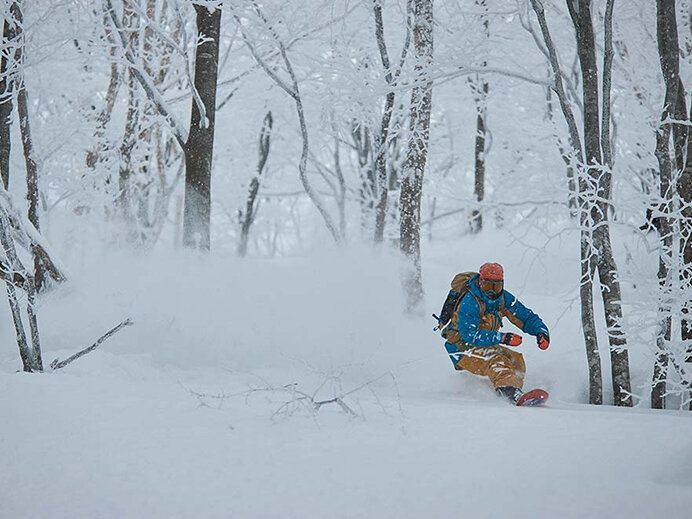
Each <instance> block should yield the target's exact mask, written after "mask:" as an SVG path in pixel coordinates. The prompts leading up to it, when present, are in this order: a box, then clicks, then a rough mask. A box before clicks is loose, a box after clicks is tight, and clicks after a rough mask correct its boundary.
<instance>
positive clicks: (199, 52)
mask: <svg viewBox="0 0 692 519" xmlns="http://www.w3.org/2000/svg"><path fill="white" fill-rule="evenodd" d="M217 4H218V2H214V3H212V2H209V3H208V5H204V4H195V12H196V13H197V42H198V43H197V46H196V47H195V83H194V88H195V90H196V91H197V92H199V97H200V100H201V101H202V102H201V103H198V102H193V103H192V113H191V116H190V133H189V135H188V138H187V142H186V143H185V209H184V214H183V245H185V246H187V247H190V248H199V249H202V250H209V247H210V236H209V227H210V217H211V166H212V158H213V156H214V120H215V117H216V83H217V79H218V77H217V76H218V64H219V31H220V29H221V6H220V5H217Z"/></svg>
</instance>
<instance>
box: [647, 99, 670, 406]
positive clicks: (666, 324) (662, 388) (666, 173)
mask: <svg viewBox="0 0 692 519" xmlns="http://www.w3.org/2000/svg"><path fill="white" fill-rule="evenodd" d="M665 119H666V117H665V110H664V115H663V117H662V120H664V121H665ZM670 137H671V127H670V124H662V125H661V128H659V130H658V131H657V132H656V158H657V159H658V163H659V168H660V180H659V187H660V195H661V200H662V201H663V202H664V203H663V207H661V212H662V213H663V217H659V218H658V231H659V233H660V239H661V248H660V250H659V260H658V284H659V302H658V314H659V316H658V318H659V330H658V333H657V336H656V358H655V360H654V374H653V380H652V384H651V407H652V408H654V409H665V407H666V391H667V389H666V386H667V380H668V363H669V351H670V350H669V346H670V341H671V339H672V310H673V301H672V289H673V286H672V279H673V276H672V272H671V267H672V263H673V230H672V226H671V220H670V218H669V216H670V214H671V209H672V201H673V193H672V192H671V188H672V187H673V186H672V171H673V167H672V164H671V160H670Z"/></svg>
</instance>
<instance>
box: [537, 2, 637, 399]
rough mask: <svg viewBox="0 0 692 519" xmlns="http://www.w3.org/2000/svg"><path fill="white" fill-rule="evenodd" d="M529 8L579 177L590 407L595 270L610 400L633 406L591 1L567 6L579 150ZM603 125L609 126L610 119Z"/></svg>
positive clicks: (594, 380)
mask: <svg viewBox="0 0 692 519" xmlns="http://www.w3.org/2000/svg"><path fill="white" fill-rule="evenodd" d="M531 5H532V7H533V10H534V12H535V13H536V16H537V18H538V21H539V24H540V26H541V32H542V34H543V40H544V43H545V45H546V48H547V50H548V53H549V56H550V64H551V67H552V69H553V79H554V86H553V88H554V90H555V92H556V94H557V95H558V99H559V101H560V106H561V108H562V111H563V114H564V116H565V119H566V121H567V126H568V129H569V140H570V144H571V147H572V150H573V155H574V157H576V163H575V168H576V171H577V175H578V188H579V197H578V205H579V211H580V225H581V236H580V243H581V251H580V257H581V264H582V278H581V290H580V297H581V305H582V328H583V331H584V341H585V344H586V352H587V361H588V364H589V387H590V397H589V400H590V402H591V403H601V402H602V381H601V368H600V358H599V355H598V342H597V339H596V330H595V323H594V316H593V292H592V290H593V288H592V287H593V277H594V274H595V273H596V272H598V276H599V283H600V286H601V296H602V299H603V304H604V313H605V320H606V326H607V330H608V340H609V345H610V358H611V378H612V383H613V390H614V396H615V399H614V400H615V404H616V405H620V406H631V405H632V400H631V397H630V374H629V357H628V353H627V349H626V348H627V342H626V338H625V335H624V332H623V330H622V328H621V325H620V321H621V319H622V305H621V295H620V284H619V281H618V278H617V266H616V264H615V258H614V256H613V251H612V245H611V240H610V226H609V222H608V208H609V206H610V185H611V175H612V172H611V168H610V165H609V164H604V160H603V155H602V150H601V143H602V142H604V141H607V142H608V146H609V143H610V138H609V135H610V134H609V128H608V129H606V130H605V131H604V132H603V133H602V129H601V124H600V120H599V114H600V106H601V105H600V103H599V81H598V66H597V63H596V48H595V41H594V29H593V22H592V18H591V0H567V8H568V10H569V13H570V17H571V19H572V23H573V25H574V29H575V35H576V41H577V55H578V58H579V65H580V68H581V76H582V98H583V106H584V123H583V141H584V147H583V148H582V145H581V136H580V134H579V130H578V128H577V124H576V119H575V118H574V114H573V112H572V109H571V108H570V105H569V100H568V99H567V96H566V93H565V90H564V87H563V83H562V73H561V71H560V65H559V61H558V57H557V52H556V50H555V46H554V45H553V42H552V38H551V37H550V32H549V30H548V25H547V22H546V19H545V12H544V8H543V4H542V3H541V2H540V1H539V0H531ZM612 14H613V0H608V4H607V8H606V18H605V32H606V55H605V58H604V65H605V66H606V67H607V69H606V70H604V79H605V81H604V87H603V88H604V95H606V96H607V99H605V98H604V99H603V108H604V112H605V113H606V114H609V112H610V105H609V103H610V87H609V84H610V74H611V71H610V68H611V67H612V59H611V54H610V53H612V48H611V47H612V37H611V35H612V32H611V31H612V29H611V27H612ZM606 124H609V119H608V122H607V123H606ZM611 156H612V155H611V154H610V151H607V158H610V157H611Z"/></svg>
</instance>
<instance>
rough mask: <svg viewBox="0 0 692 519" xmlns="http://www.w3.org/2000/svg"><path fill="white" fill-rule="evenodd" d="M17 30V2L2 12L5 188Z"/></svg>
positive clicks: (0, 153) (0, 172)
mask: <svg viewBox="0 0 692 519" xmlns="http://www.w3.org/2000/svg"><path fill="white" fill-rule="evenodd" d="M6 5H7V4H6ZM21 30H22V29H21V9H20V5H19V2H17V1H13V2H12V3H11V4H10V5H9V8H7V7H6V8H5V10H3V24H2V52H1V56H0V178H1V179H2V185H3V186H5V188H7V187H8V186H9V183H10V150H11V140H10V124H11V118H12V107H13V100H14V96H15V90H16V81H17V68H18V66H19V62H20V60H21V43H20V39H21Z"/></svg>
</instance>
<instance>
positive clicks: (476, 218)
mask: <svg viewBox="0 0 692 519" xmlns="http://www.w3.org/2000/svg"><path fill="white" fill-rule="evenodd" d="M476 5H477V6H478V7H480V8H481V9H482V11H483V15H482V16H481V20H482V21H481V23H482V25H483V32H484V34H485V37H486V38H487V39H490V23H489V20H488V5H487V3H486V0H476ZM487 65H488V64H487V62H486V61H483V63H482V64H481V68H484V67H486V66H487ZM469 84H470V85H471V90H472V91H473V98H474V100H475V101H476V143H475V146H474V150H473V151H474V181H473V194H474V195H475V197H476V202H477V203H478V205H479V207H478V208H477V209H474V210H473V212H472V213H471V221H470V225H471V232H473V233H477V232H480V230H481V229H482V228H483V213H482V212H481V209H480V204H481V203H482V202H483V199H484V198H485V163H486V152H487V143H486V140H487V133H488V129H487V116H488V110H487V102H488V93H489V91H490V85H489V83H488V80H487V79H485V78H484V77H482V76H481V74H476V77H475V79H470V80H469Z"/></svg>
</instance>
